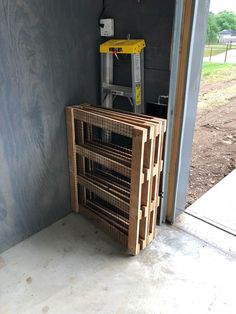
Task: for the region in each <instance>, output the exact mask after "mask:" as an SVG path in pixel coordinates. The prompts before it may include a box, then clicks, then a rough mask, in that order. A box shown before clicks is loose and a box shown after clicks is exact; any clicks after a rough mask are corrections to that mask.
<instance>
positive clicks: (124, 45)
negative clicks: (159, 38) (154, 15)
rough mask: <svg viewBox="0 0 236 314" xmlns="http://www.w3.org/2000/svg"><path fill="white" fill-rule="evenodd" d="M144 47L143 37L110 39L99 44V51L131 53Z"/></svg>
mask: <svg viewBox="0 0 236 314" xmlns="http://www.w3.org/2000/svg"><path fill="white" fill-rule="evenodd" d="M145 47H146V44H145V41H144V40H143V39H111V40H108V41H106V42H105V43H103V44H101V45H100V53H116V54H133V53H140V52H141V51H142V49H144V48H145Z"/></svg>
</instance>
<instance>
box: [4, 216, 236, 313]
mask: <svg viewBox="0 0 236 314" xmlns="http://www.w3.org/2000/svg"><path fill="white" fill-rule="evenodd" d="M181 228H182V227H181V223H180V222H179V223H178V224H177V226H166V225H164V226H162V227H160V228H159V231H158V237H157V240H155V241H154V242H153V244H152V245H151V246H149V247H148V248H147V249H145V250H144V251H143V252H142V253H141V254H140V255H139V256H137V257H130V256H128V255H127V254H126V253H125V252H124V251H123V250H122V248H121V247H120V246H119V244H117V243H116V242H115V241H113V240H112V239H111V238H110V237H108V236H107V235H105V234H104V233H103V232H102V231H100V230H97V229H96V228H95V227H94V226H93V225H92V224H90V222H88V221H87V220H86V219H84V218H83V217H82V216H80V215H74V214H71V215H69V216H67V217H66V218H64V219H63V220H61V221H59V222H57V223H56V224H54V225H52V226H50V227H49V228H47V229H45V230H43V231H41V232H40V233H38V234H35V235H34V236H32V237H30V238H28V239H27V240H25V241H23V242H22V243H20V244H18V245H16V246H15V247H13V248H11V249H9V250H8V251H6V252H4V253H3V254H1V255H0V313H1V314H8V313H10V314H12V313H14V314H15V313H17V314H18V313H20V314H21V313H22V314H23V313H24V314H27V313H30V314H31V313H34V314H37V313H55V314H63V313H67V314H68V313H162V314H164V313H181V314H183V313H198V314H199V313H201V314H202V313H230V314H231V313H234V312H235V308H236V298H235V282H236V273H235V267H236V258H235V256H233V255H231V254H230V253H229V252H228V253H226V252H225V251H224V250H220V249H218V248H216V247H213V246H212V245H210V244H208V243H206V242H205V241H202V240H201V239H199V238H197V237H195V236H193V235H191V234H189V232H186V231H184V230H183V229H181Z"/></svg>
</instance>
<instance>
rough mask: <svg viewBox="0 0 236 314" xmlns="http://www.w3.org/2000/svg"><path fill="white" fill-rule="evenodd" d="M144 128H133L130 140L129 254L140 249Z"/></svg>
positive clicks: (135, 252)
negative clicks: (131, 139)
mask: <svg viewBox="0 0 236 314" xmlns="http://www.w3.org/2000/svg"><path fill="white" fill-rule="evenodd" d="M145 133H146V131H145V130H137V129H135V128H134V130H133V137H132V138H133V141H132V166H131V168H132V173H131V191H130V212H129V233H128V250H129V252H130V253H131V254H133V255H137V254H138V253H139V251H140V244H139V228H140V226H139V224H140V218H141V217H140V214H141V213H142V212H141V191H142V181H141V180H142V179H141V178H142V173H143V158H144V135H145V136H147V135H146V134H145Z"/></svg>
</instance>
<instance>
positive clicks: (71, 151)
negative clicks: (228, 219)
mask: <svg viewBox="0 0 236 314" xmlns="http://www.w3.org/2000/svg"><path fill="white" fill-rule="evenodd" d="M66 122H67V142H68V158H69V172H70V192H71V209H72V210H73V211H75V212H78V211H79V206H78V185H77V160H76V149H75V120H74V111H73V109H72V108H69V107H68V108H66Z"/></svg>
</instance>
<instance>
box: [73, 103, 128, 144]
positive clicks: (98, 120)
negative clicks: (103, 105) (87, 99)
mask: <svg viewBox="0 0 236 314" xmlns="http://www.w3.org/2000/svg"><path fill="white" fill-rule="evenodd" d="M74 117H75V119H78V120H80V121H83V122H86V123H88V124H91V125H94V126H96V127H99V128H102V129H106V130H108V131H110V132H114V133H117V134H120V135H124V136H126V137H131V138H132V132H133V126H132V125H128V124H122V123H120V122H119V121H117V120H115V119H111V118H108V117H103V116H100V115H98V114H94V113H92V112H88V111H84V110H83V109H79V108H78V107H76V108H74Z"/></svg>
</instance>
